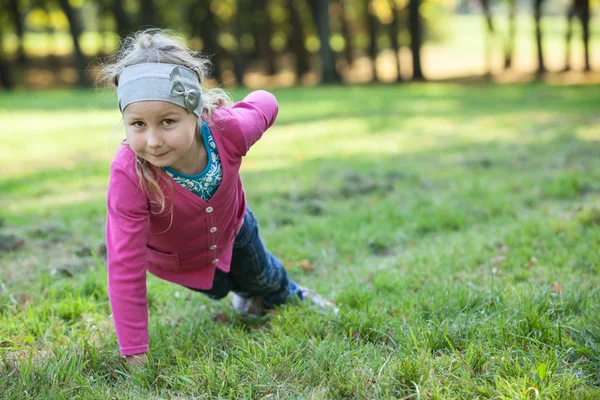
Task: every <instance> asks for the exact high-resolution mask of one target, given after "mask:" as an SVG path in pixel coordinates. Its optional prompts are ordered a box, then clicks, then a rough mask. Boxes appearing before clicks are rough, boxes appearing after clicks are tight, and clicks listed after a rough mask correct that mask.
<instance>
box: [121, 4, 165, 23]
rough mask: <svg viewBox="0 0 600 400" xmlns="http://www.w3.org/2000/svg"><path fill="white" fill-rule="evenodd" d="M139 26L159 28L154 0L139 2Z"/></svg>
mask: <svg viewBox="0 0 600 400" xmlns="http://www.w3.org/2000/svg"><path fill="white" fill-rule="evenodd" d="M116 1H118V0H116ZM169 6H172V4H169ZM140 25H141V26H142V27H146V28H147V27H159V26H160V23H159V20H158V15H157V13H156V6H155V4H154V0H140Z"/></svg>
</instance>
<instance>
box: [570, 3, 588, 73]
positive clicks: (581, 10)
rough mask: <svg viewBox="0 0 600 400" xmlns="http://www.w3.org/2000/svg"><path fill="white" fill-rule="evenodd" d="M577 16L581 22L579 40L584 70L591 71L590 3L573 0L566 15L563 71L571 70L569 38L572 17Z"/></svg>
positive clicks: (571, 31) (571, 34)
mask: <svg viewBox="0 0 600 400" xmlns="http://www.w3.org/2000/svg"><path fill="white" fill-rule="evenodd" d="M575 16H577V18H578V19H579V21H580V22H581V30H582V32H581V34H582V36H581V39H582V42H583V49H584V63H585V70H586V71H591V66H590V54H589V24H590V2H589V0H573V3H571V6H570V7H569V11H568V13H567V33H566V52H565V68H564V71H570V70H571V37H572V36H573V17H575Z"/></svg>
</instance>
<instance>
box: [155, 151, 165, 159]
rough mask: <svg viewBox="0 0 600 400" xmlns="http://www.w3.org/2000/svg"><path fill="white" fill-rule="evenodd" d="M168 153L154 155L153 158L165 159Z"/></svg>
mask: <svg viewBox="0 0 600 400" xmlns="http://www.w3.org/2000/svg"><path fill="white" fill-rule="evenodd" d="M167 153H168V151H167V152H166V153H162V154H152V157H154V158H163V157H164V156H165V155H166V154H167Z"/></svg>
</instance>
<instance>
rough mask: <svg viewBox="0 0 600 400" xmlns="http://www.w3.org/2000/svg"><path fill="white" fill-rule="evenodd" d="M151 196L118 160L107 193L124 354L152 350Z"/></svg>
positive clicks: (113, 299)
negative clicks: (148, 267)
mask: <svg viewBox="0 0 600 400" xmlns="http://www.w3.org/2000/svg"><path fill="white" fill-rule="evenodd" d="M149 216H150V212H149V210H148V205H147V200H146V197H145V196H144V195H143V193H142V192H141V191H140V189H139V188H138V186H137V185H136V184H135V183H134V182H133V180H132V179H131V178H130V177H129V176H128V174H127V173H126V171H125V170H124V169H123V168H121V167H120V166H119V165H118V164H114V163H113V165H112V166H111V175H110V182H109V185H108V196H107V218H106V248H107V254H108V295H109V298H110V304H111V308H112V313H113V320H114V324H115V331H116V334H117V339H118V341H119V346H120V350H121V355H133V354H140V353H146V352H147V351H148V308H147V299H146V236H147V229H148V219H149Z"/></svg>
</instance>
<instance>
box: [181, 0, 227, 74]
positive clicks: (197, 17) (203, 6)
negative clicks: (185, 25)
mask: <svg viewBox="0 0 600 400" xmlns="http://www.w3.org/2000/svg"><path fill="white" fill-rule="evenodd" d="M188 15H189V23H190V26H191V27H192V36H199V37H200V38H201V39H202V43H203V48H202V51H203V52H204V53H206V54H205V55H206V56H208V57H210V58H211V61H212V66H213V71H212V72H213V74H212V75H213V77H214V78H215V80H216V81H217V82H218V83H219V84H220V83H221V75H222V72H223V70H222V65H221V46H220V45H219V41H218V38H217V32H218V26H217V22H216V19H215V15H214V13H213V10H212V7H211V0H196V1H193V2H192V3H191V10H190V12H189V13H188Z"/></svg>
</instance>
